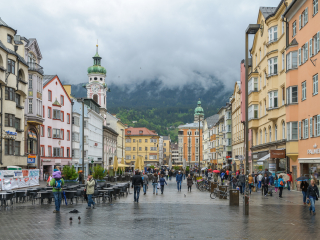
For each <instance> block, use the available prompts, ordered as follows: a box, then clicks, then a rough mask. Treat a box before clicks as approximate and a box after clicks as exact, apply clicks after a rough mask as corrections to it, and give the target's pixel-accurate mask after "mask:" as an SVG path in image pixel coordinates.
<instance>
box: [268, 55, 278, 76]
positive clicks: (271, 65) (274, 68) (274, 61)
mask: <svg viewBox="0 0 320 240" xmlns="http://www.w3.org/2000/svg"><path fill="white" fill-rule="evenodd" d="M268 69H269V76H272V75H277V74H278V58H277V57H275V58H270V59H269V60H268Z"/></svg>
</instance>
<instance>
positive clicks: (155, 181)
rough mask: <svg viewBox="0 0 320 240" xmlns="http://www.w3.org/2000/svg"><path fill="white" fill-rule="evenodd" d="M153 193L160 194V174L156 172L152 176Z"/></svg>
mask: <svg viewBox="0 0 320 240" xmlns="http://www.w3.org/2000/svg"><path fill="white" fill-rule="evenodd" d="M152 186H153V194H156V195H158V174H157V173H154V174H153V178H152Z"/></svg>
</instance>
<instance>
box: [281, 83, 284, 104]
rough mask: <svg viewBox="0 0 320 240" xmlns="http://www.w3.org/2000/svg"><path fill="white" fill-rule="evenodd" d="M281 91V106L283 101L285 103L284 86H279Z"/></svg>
mask: <svg viewBox="0 0 320 240" xmlns="http://www.w3.org/2000/svg"><path fill="white" fill-rule="evenodd" d="M281 92H282V106H283V105H284V103H285V90H284V87H282V88H281Z"/></svg>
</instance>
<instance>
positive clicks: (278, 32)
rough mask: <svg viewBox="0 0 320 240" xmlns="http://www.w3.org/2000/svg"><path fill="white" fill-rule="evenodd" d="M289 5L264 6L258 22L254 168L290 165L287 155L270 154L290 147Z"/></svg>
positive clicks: (252, 87)
mask: <svg viewBox="0 0 320 240" xmlns="http://www.w3.org/2000/svg"><path fill="white" fill-rule="evenodd" d="M290 2H291V1H287V3H288V4H290ZM285 9H286V6H285V5H284V3H283V1H281V2H280V4H279V5H278V7H274V8H273V7H261V8H260V10H259V15H258V20H257V23H258V24H260V26H261V28H260V30H259V31H258V32H257V33H256V34H255V36H254V41H253V46H252V49H251V56H252V61H251V63H250V64H249V71H248V94H249V95H248V98H249V99H248V100H249V101H248V103H249V109H248V111H249V113H248V117H249V119H248V122H249V129H251V130H252V147H251V150H252V166H251V170H252V171H254V172H257V171H259V170H261V169H263V170H264V169H269V171H271V172H275V171H282V170H283V171H285V170H286V165H287V159H286V158H282V159H278V158H271V157H270V153H272V151H275V150H276V151H277V150H283V149H285V147H286V140H285V139H286V135H285V132H286V126H285V122H286V107H285V83H286V66H285V49H286V23H285V22H283V21H282V14H283V13H284V11H285ZM271 156H272V154H271Z"/></svg>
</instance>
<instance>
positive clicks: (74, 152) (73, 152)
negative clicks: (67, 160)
mask: <svg viewBox="0 0 320 240" xmlns="http://www.w3.org/2000/svg"><path fill="white" fill-rule="evenodd" d="M71 156H72V157H74V158H78V157H79V156H80V150H79V149H72V151H71Z"/></svg>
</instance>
